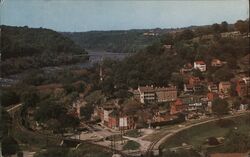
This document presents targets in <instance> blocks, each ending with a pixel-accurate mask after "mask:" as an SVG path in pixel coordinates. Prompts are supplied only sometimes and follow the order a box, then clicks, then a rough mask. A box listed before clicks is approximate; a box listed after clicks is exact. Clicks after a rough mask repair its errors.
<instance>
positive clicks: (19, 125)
mask: <svg viewBox="0 0 250 157" xmlns="http://www.w3.org/2000/svg"><path fill="white" fill-rule="evenodd" d="M21 112H22V108H21V109H19V110H16V111H15V112H14V113H12V116H13V124H14V126H15V127H16V128H15V129H18V130H19V131H21V132H24V133H25V134H27V135H29V136H30V137H40V138H42V139H50V141H53V142H56V143H58V144H59V143H60V142H61V141H62V140H73V141H77V142H79V143H85V144H89V145H94V146H96V147H99V148H102V149H104V150H106V151H108V152H113V150H112V149H111V148H110V147H108V146H103V145H99V144H96V143H93V142H91V141H85V140H78V139H71V138H67V137H63V138H62V137H57V136H54V135H48V134H43V133H40V132H35V131H31V130H29V129H27V128H26V127H25V126H24V125H23V122H22V121H23V118H22V116H21ZM115 152H116V153H118V154H120V155H122V157H130V156H129V155H127V154H125V153H123V152H121V151H119V150H115Z"/></svg>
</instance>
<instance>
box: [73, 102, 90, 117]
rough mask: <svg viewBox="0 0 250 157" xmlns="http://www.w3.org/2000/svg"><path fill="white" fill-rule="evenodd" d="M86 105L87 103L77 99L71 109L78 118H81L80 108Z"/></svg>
mask: <svg viewBox="0 0 250 157" xmlns="http://www.w3.org/2000/svg"><path fill="white" fill-rule="evenodd" d="M86 104H87V102H86V101H83V100H81V99H78V100H76V101H75V102H74V103H73V108H74V109H75V111H76V115H77V117H78V118H81V117H82V114H81V108H82V107H84V106H85V105H86Z"/></svg>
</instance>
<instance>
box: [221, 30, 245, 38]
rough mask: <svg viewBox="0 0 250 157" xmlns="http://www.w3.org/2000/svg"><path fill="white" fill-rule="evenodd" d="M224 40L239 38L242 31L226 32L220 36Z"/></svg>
mask: <svg viewBox="0 0 250 157" xmlns="http://www.w3.org/2000/svg"><path fill="white" fill-rule="evenodd" d="M220 35H221V37H222V38H238V37H240V36H241V33H240V31H233V32H225V33H221V34H220Z"/></svg>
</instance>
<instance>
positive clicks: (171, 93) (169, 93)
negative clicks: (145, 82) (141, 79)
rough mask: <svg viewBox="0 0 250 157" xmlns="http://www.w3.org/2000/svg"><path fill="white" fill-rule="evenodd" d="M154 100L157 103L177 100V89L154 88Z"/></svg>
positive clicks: (172, 87) (173, 87)
mask: <svg viewBox="0 0 250 157" xmlns="http://www.w3.org/2000/svg"><path fill="white" fill-rule="evenodd" d="M155 92H156V99H157V101H158V102H168V101H174V100H176V99H177V89H176V87H175V86H171V87H156V88H155Z"/></svg>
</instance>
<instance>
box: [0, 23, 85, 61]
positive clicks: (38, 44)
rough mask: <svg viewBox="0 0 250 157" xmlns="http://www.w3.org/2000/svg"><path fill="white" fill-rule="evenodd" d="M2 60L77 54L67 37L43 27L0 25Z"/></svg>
mask: <svg viewBox="0 0 250 157" xmlns="http://www.w3.org/2000/svg"><path fill="white" fill-rule="evenodd" d="M1 48H2V60H5V59H8V58H13V57H25V56H34V55H41V54H50V53H53V54H61V53H65V54H79V53H81V52H82V50H81V48H80V47H79V46H77V45H76V44H74V42H73V41H71V40H70V39H69V38H66V37H65V36H62V35H61V34H59V33H57V32H55V31H53V30H49V29H44V28H28V27H10V26H1Z"/></svg>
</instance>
